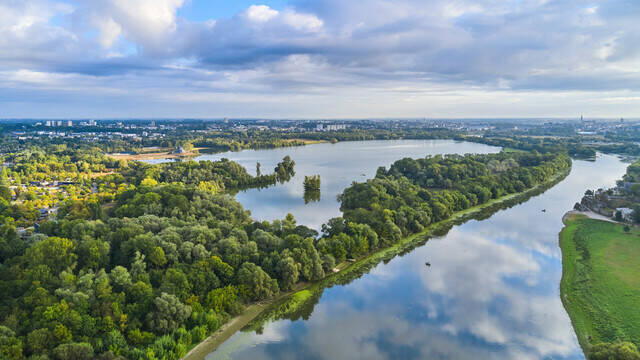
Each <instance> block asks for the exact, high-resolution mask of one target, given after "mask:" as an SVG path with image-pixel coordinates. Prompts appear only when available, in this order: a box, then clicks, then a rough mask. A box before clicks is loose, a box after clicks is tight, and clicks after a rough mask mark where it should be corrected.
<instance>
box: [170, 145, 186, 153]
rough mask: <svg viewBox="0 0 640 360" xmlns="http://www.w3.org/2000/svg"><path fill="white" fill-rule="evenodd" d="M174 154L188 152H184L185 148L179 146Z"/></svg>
mask: <svg viewBox="0 0 640 360" xmlns="http://www.w3.org/2000/svg"><path fill="white" fill-rule="evenodd" d="M173 153H174V154H184V153H186V151H185V150H184V148H183V147H182V146H178V148H177V149H175V150H174V151H173Z"/></svg>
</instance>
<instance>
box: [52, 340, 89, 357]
mask: <svg viewBox="0 0 640 360" xmlns="http://www.w3.org/2000/svg"><path fill="white" fill-rule="evenodd" d="M53 353H54V354H55V356H56V358H57V359H60V360H89V359H93V347H92V346H91V344H88V343H68V344H62V345H59V346H58V347H57V348H55V349H54V350H53Z"/></svg>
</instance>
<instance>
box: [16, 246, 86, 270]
mask: <svg viewBox="0 0 640 360" xmlns="http://www.w3.org/2000/svg"><path fill="white" fill-rule="evenodd" d="M74 250H75V246H74V245H73V243H72V242H71V240H69V239H65V238H59V237H50V238H47V239H45V240H42V241H39V242H37V243H35V244H33V245H32V246H31V247H29V248H28V249H27V252H26V254H25V257H26V259H27V260H28V261H29V263H30V264H31V267H33V268H35V267H37V266H38V265H46V266H48V267H49V269H51V270H52V272H53V273H54V274H58V273H60V271H62V270H64V269H66V268H68V267H69V266H71V264H73V263H74V262H75V261H76V258H77V255H76V254H75V253H74Z"/></svg>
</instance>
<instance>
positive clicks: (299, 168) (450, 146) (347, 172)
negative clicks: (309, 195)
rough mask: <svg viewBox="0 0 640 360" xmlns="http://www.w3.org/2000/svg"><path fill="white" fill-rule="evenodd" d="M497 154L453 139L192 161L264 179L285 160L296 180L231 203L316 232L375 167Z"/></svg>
mask: <svg viewBox="0 0 640 360" xmlns="http://www.w3.org/2000/svg"><path fill="white" fill-rule="evenodd" d="M498 151H500V148H497V147H494V146H488V145H484V144H476V143H470V142H460V141H453V140H383V141H349V142H340V143H337V144H329V143H324V144H314V145H307V146H298V147H289V148H279V149H272V150H245V151H239V152H226V153H220V154H213V155H201V156H198V157H196V158H195V159H194V160H219V159H222V158H227V159H229V160H233V161H235V162H237V163H239V164H240V165H242V166H244V167H245V168H247V170H248V171H249V172H250V173H251V174H254V175H255V173H256V162H260V164H261V169H262V173H263V174H266V173H271V172H273V169H274V168H275V166H276V164H277V163H278V162H280V161H282V158H283V157H285V156H287V155H289V156H290V157H291V158H292V159H293V160H294V161H295V162H296V166H295V172H296V175H295V176H294V177H293V178H291V180H290V181H289V182H287V183H285V184H278V185H277V186H271V187H269V188H266V189H249V190H245V191H241V192H239V193H238V194H236V196H235V197H236V200H238V201H239V202H240V203H241V204H242V205H243V206H244V208H245V209H249V210H250V211H251V215H252V217H253V218H254V219H256V220H269V221H272V220H275V219H283V218H284V217H285V216H286V215H287V213H291V214H294V215H295V218H296V220H297V221H298V223H299V224H304V225H306V226H308V227H311V228H314V229H316V230H320V227H321V226H322V224H323V223H326V222H327V220H329V219H330V218H332V217H336V216H340V215H341V213H340V204H339V203H338V201H337V199H336V197H337V196H338V195H339V194H341V193H342V191H343V190H344V189H345V188H346V187H348V186H349V185H350V184H351V182H353V181H365V180H366V179H369V178H372V177H374V176H375V174H376V170H377V169H378V167H380V166H387V167H388V166H389V165H391V164H392V163H393V162H394V161H396V160H399V159H402V158H404V157H412V158H418V157H425V156H427V155H436V154H461V155H463V154H466V153H492V152H498ZM311 175H320V180H321V185H320V194H321V195H320V201H318V202H310V203H308V204H305V201H304V188H303V181H304V177H305V176H311Z"/></svg>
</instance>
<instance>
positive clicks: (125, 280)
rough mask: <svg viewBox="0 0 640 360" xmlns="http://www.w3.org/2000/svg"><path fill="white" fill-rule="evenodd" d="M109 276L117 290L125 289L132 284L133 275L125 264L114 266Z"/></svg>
mask: <svg viewBox="0 0 640 360" xmlns="http://www.w3.org/2000/svg"><path fill="white" fill-rule="evenodd" d="M109 278H110V279H111V283H112V284H114V285H115V286H116V289H117V290H124V289H126V288H128V287H129V285H131V275H129V271H128V270H127V268H125V267H124V266H120V265H118V266H116V267H114V268H113V270H111V274H109Z"/></svg>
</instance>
